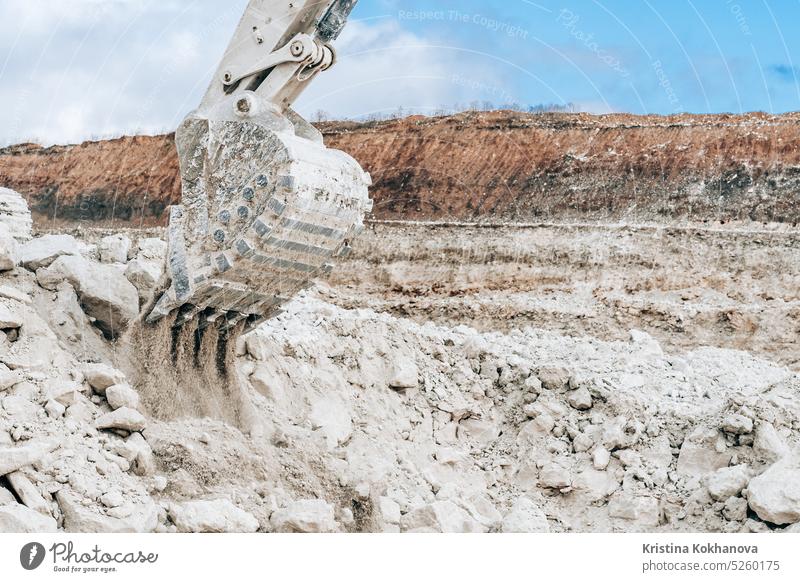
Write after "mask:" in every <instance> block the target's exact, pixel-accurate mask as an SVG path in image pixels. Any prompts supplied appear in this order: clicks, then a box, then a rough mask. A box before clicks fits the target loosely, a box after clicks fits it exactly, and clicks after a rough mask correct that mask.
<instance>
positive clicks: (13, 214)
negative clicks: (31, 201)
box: [0, 188, 33, 242]
mask: <svg viewBox="0 0 800 582" xmlns="http://www.w3.org/2000/svg"><path fill="white" fill-rule="evenodd" d="M32 227H33V220H32V219H31V211H30V210H29V209H28V203H27V202H26V201H25V198H23V197H22V195H21V194H19V193H18V192H15V191H14V190H11V189H9V188H0V230H5V231H6V232H7V233H8V234H10V235H11V236H12V237H14V238H15V239H16V240H17V241H18V242H25V241H27V240H30V238H31V228H32Z"/></svg>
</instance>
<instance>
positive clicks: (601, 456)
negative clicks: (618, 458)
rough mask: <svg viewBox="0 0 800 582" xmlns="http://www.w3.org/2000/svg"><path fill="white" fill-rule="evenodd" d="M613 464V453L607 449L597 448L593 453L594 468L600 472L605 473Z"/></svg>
mask: <svg viewBox="0 0 800 582" xmlns="http://www.w3.org/2000/svg"><path fill="white" fill-rule="evenodd" d="M610 462H611V453H610V452H609V451H608V449H606V448H605V447H599V446H598V447H597V448H595V450H594V451H592V466H593V467H594V468H595V469H597V470H598V471H605V469H606V467H608V464H609V463H610Z"/></svg>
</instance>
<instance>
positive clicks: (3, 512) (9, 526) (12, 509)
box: [0, 503, 58, 533]
mask: <svg viewBox="0 0 800 582" xmlns="http://www.w3.org/2000/svg"><path fill="white" fill-rule="evenodd" d="M57 530H58V525H57V524H56V520H55V519H53V518H52V517H49V516H46V515H42V514H41V513H39V512H37V511H34V510H33V509H30V508H28V507H25V506H24V505H20V504H19V503H12V504H8V505H3V506H0V533H55V532H56V531H57Z"/></svg>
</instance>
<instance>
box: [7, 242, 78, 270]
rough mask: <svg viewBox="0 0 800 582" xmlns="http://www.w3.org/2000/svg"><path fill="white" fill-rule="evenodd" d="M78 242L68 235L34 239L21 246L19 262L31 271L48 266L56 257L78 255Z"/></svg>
mask: <svg viewBox="0 0 800 582" xmlns="http://www.w3.org/2000/svg"><path fill="white" fill-rule="evenodd" d="M78 254H80V249H79V246H78V241H77V240H75V238H74V237H71V236H70V235H68V234H48V235H45V236H42V237H39V238H35V239H33V240H31V241H29V242H27V243H25V244H24V245H23V246H22V249H21V250H20V262H21V263H22V266H23V267H25V268H26V269H29V270H31V271H36V269H41V268H42V267H48V266H50V265H51V264H52V263H53V261H55V260H56V259H57V258H58V257H61V256H64V255H78Z"/></svg>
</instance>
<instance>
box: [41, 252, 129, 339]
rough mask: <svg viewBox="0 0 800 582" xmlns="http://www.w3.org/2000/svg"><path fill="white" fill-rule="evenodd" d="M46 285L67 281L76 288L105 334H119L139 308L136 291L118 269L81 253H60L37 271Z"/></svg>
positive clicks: (82, 305)
mask: <svg viewBox="0 0 800 582" xmlns="http://www.w3.org/2000/svg"><path fill="white" fill-rule="evenodd" d="M36 279H37V281H39V284H40V285H42V286H43V287H46V288H53V285H56V286H57V285H58V283H60V282H61V281H64V280H65V281H67V282H69V284H70V285H72V286H73V287H74V288H75V292H76V293H77V294H78V298H79V299H80V303H81V307H82V308H83V310H84V312H86V315H88V316H89V317H93V318H94V319H95V323H96V325H97V327H99V328H100V330H101V331H102V332H103V334H104V335H105V336H106V337H108V338H112V339H113V338H115V337H117V336H118V335H119V334H121V333H122V332H123V331H124V330H125V328H126V327H127V326H128V324H129V323H130V322H131V321H132V320H133V319H135V318H136V316H137V315H138V312H139V293H138V291H137V290H136V287H134V286H133V285H131V283H130V282H129V281H128V280H127V279H126V278H125V276H124V275H123V274H122V273H121V272H120V271H119V269H117V268H115V267H113V266H111V265H103V264H98V263H93V262H91V261H88V260H86V259H84V258H83V257H80V256H65V257H59V258H58V259H56V260H55V262H53V264H52V265H50V267H48V268H46V269H42V270H39V271H37V273H36Z"/></svg>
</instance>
